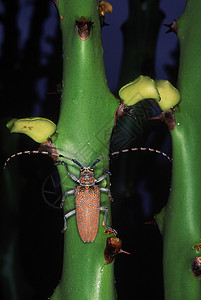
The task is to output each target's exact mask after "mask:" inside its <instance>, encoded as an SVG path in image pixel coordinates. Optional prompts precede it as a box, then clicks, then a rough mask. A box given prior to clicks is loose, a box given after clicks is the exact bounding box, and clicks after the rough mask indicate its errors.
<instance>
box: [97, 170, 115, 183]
mask: <svg viewBox="0 0 201 300" xmlns="http://www.w3.org/2000/svg"><path fill="white" fill-rule="evenodd" d="M103 173H104V175H102V176H101V177H99V178H98V179H95V183H99V182H101V181H102V180H103V179H105V178H106V177H107V175H109V176H111V175H112V174H111V173H110V171H108V170H106V169H105V170H104V172H103Z"/></svg>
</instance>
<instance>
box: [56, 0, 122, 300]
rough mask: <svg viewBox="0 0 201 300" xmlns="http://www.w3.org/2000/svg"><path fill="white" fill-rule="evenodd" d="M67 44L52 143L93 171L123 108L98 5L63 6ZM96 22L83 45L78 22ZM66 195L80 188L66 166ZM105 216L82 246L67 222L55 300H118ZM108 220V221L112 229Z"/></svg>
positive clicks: (72, 221)
mask: <svg viewBox="0 0 201 300" xmlns="http://www.w3.org/2000/svg"><path fill="white" fill-rule="evenodd" d="M58 9H59V13H60V17H61V30H62V39H63V90H62V103H61V111H60V117H59V122H58V126H57V133H58V135H57V137H56V138H55V140H54V141H53V142H54V144H55V146H56V148H57V150H58V152H59V153H62V154H63V155H66V156H68V157H71V158H75V159H77V160H78V161H79V162H80V163H81V164H82V165H84V166H89V165H90V164H91V163H92V162H93V161H94V160H96V159H97V158H99V157H101V156H103V155H105V154H107V153H108V149H109V139H110V134H111V130H112V127H113V122H114V121H113V116H114V113H115V109H116V108H117V105H118V102H117V101H116V100H115V98H114V96H113V95H112V94H111V93H110V91H109V90H108V87H107V81H106V78H105V70H104V64H103V50H102V43H101V28H100V20H99V12H98V1H94V0H88V1H83V0H76V1H75V0H74V1H71V0H59V3H58ZM82 17H83V18H84V19H85V20H88V21H91V22H93V25H92V29H91V32H90V35H89V38H88V39H86V40H81V39H80V37H79V36H78V33H77V29H76V20H80V19H81V18H82ZM67 163H68V165H69V171H70V172H71V173H73V174H74V175H75V176H77V177H79V172H80V170H79V167H78V166H76V165H75V164H71V163H70V162H69V161H67ZM105 167H106V168H107V167H108V159H105V160H103V161H101V162H100V163H98V164H97V166H95V177H96V178H98V177H99V176H101V175H102V172H103V169H104V168H105ZM59 171H60V176H61V182H62V188H63V192H65V191H67V190H72V189H73V188H74V186H75V182H73V180H72V179H70V178H69V176H68V175H67V172H66V170H65V168H64V167H63V166H59ZM109 202H110V201H109V198H108V196H107V195H102V194H101V205H102V206H107V207H108V208H110V203H109ZM74 208H75V197H74V196H68V197H67V199H66V202H65V206H64V213H67V212H69V211H71V210H73V209H74ZM103 214H104V213H102V212H101V213H100V221H99V222H100V223H99V230H98V234H97V236H96V238H95V241H94V242H93V243H89V244H86V243H83V241H82V240H81V238H80V236H79V234H78V230H77V224H76V216H75V215H73V216H72V217H70V218H69V219H68V220H67V231H66V232H65V234H64V260H63V273H62V278H61V281H60V283H59V285H58V286H57V288H56V290H55V292H54V294H53V296H52V297H51V299H52V300H64V299H68V300H70V299H83V300H84V299H87V300H89V299H93V300H94V299H104V300H106V299H108V300H111V299H114V298H115V289H114V277H113V264H109V265H106V262H105V259H104V249H105V246H106V239H107V237H108V235H107V234H105V228H104V227H103V226H102V221H103ZM109 221H110V218H109V220H108V221H107V224H108V222H109Z"/></svg>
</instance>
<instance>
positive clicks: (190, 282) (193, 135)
mask: <svg viewBox="0 0 201 300" xmlns="http://www.w3.org/2000/svg"><path fill="white" fill-rule="evenodd" d="M200 10H201V2H200V1H198V0H188V1H187V5H186V8H185V12H184V13H183V15H182V16H181V17H180V19H179V20H178V21H177V25H178V37H179V42H180V67H179V76H178V87H179V90H180V93H181V102H180V104H179V107H178V108H177V109H176V111H175V118H176V127H175V129H174V130H173V131H172V141H173V172H172V184H171V193H170V198H169V201H168V204H167V207H166V210H165V222H164V283H165V299H167V300H172V299H178V300H180V299H192V300H198V299H200V294H201V286H200V281H199V279H198V278H195V277H194V275H193V272H192V270H191V266H192V262H193V259H194V257H195V256H197V255H196V253H195V251H194V250H193V245H195V244H198V243H199V242H200V238H201V218H200V209H201V207H200V199H201V189H200V177H201V168H200V165H201V152H200V113H199V108H200V99H199V98H200V71H199V66H200V63H201V59H200V45H201V31H200V26H199V24H200Z"/></svg>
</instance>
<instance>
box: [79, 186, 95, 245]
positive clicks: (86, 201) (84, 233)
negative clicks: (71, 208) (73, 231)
mask: <svg viewBox="0 0 201 300" xmlns="http://www.w3.org/2000/svg"><path fill="white" fill-rule="evenodd" d="M75 206H76V218H77V228H78V232H79V234H80V237H81V239H82V240H83V242H84V243H90V242H93V241H94V239H95V237H96V235H97V231H98V226H99V213H100V211H99V208H100V188H99V187H98V186H96V185H94V186H91V187H89V188H86V187H82V186H77V187H76V188H75Z"/></svg>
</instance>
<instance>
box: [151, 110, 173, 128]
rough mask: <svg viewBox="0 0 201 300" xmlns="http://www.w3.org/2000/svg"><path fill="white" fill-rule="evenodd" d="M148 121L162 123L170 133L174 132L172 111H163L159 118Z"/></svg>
mask: <svg viewBox="0 0 201 300" xmlns="http://www.w3.org/2000/svg"><path fill="white" fill-rule="evenodd" d="M149 120H160V121H162V122H164V123H165V124H166V125H167V127H168V129H169V130H170V131H173V130H174V128H175V124H176V120H175V116H174V110H173V109H170V110H166V111H163V112H162V113H161V114H160V115H159V116H157V117H152V118H149Z"/></svg>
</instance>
